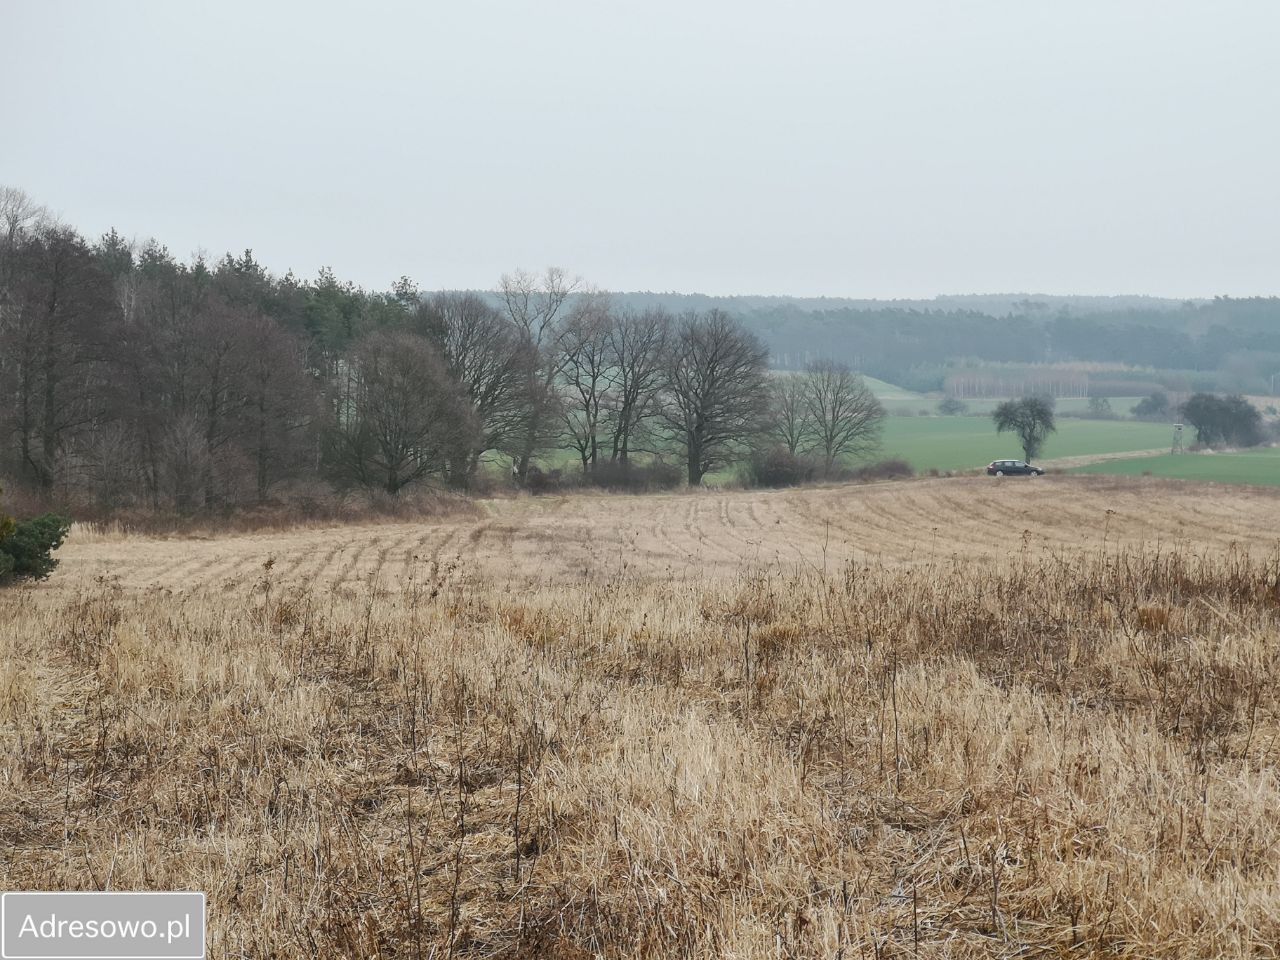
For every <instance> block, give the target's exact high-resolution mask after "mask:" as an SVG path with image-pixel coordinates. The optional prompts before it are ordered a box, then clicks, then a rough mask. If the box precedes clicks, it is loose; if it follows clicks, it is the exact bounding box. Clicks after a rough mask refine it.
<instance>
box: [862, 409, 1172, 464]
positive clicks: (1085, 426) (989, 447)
mask: <svg viewBox="0 0 1280 960" xmlns="http://www.w3.org/2000/svg"><path fill="white" fill-rule="evenodd" d="M1171 440H1172V432H1171V430H1170V428H1169V427H1168V425H1166V424H1162V423H1139V422H1137V421H1134V420H1059V421H1058V432H1057V433H1054V434H1051V435H1050V436H1049V439H1048V440H1047V441H1046V442H1045V445H1044V450H1043V451H1042V452H1041V454H1040V458H1039V459H1041V460H1050V459H1053V458H1055V457H1078V456H1085V455H1088V454H1096V453H1124V452H1125V451H1128V450H1153V449H1155V448H1157V447H1163V446H1167V445H1168V444H1169V443H1170V442H1171ZM880 456H881V457H885V458H888V457H901V458H902V459H903V460H906V461H907V462H908V463H910V464H911V465H912V466H913V467H914V468H915V469H916V470H917V471H922V470H930V469H935V470H968V469H974V468H977V467H985V466H986V465H987V464H988V463H990V462H991V461H992V460H1000V459H1006V458H1014V457H1018V458H1020V457H1021V456H1022V452H1021V450H1020V448H1019V447H1018V439H1017V437H1015V436H1013V435H1012V434H1008V433H1005V434H997V433H996V428H995V426H994V425H993V424H992V422H991V420H990V418H988V417H889V418H887V419H886V420H885V424H884V441H883V444H882V446H881V454H880Z"/></svg>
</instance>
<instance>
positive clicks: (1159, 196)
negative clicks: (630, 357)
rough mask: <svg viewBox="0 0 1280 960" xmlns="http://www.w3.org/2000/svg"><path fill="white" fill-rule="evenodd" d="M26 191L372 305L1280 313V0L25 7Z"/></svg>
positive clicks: (12, 95) (1, 163) (15, 122)
mask: <svg viewBox="0 0 1280 960" xmlns="http://www.w3.org/2000/svg"><path fill="white" fill-rule="evenodd" d="M0 36H3V38H4V40H3V43H2V44H0V48H2V49H0V184H8V185H13V186H18V187H21V188H23V189H25V190H26V191H27V192H28V193H30V194H32V195H33V196H34V197H35V198H37V199H39V200H41V201H43V202H45V203H47V204H48V205H49V206H51V207H52V208H53V209H54V210H55V211H57V212H58V213H60V214H61V215H62V216H63V217H64V218H65V219H66V220H67V221H68V222H70V223H72V224H74V225H76V226H79V227H80V228H81V229H82V230H84V231H85V232H86V233H89V234H91V235H96V234H98V233H99V232H101V231H103V230H105V229H106V228H107V227H109V226H112V225H114V226H115V227H117V228H118V229H119V230H121V231H122V232H123V233H125V234H127V235H136V236H138V237H146V236H151V235H154V236H155V237H157V238H158V239H160V240H161V241H162V242H164V243H166V244H168V245H169V247H170V249H172V250H173V251H174V252H175V253H176V254H179V255H183V256H185V255H187V254H190V253H192V252H193V251H195V250H197V249H202V250H204V251H207V252H208V253H209V254H211V255H215V256H216V255H220V254H221V253H222V252H224V251H226V250H228V249H232V250H240V249H243V248H244V247H247V246H249V247H252V248H253V250H254V252H255V254H256V255H257V256H258V258H259V259H260V260H261V261H262V262H264V263H265V264H267V265H268V266H269V267H270V268H272V269H273V270H277V271H283V270H285V269H288V268H290V267H291V268H293V269H294V270H295V271H296V272H298V273H300V274H303V275H306V276H312V275H314V273H315V271H316V270H317V269H318V268H319V267H320V266H322V265H331V266H332V267H333V268H334V269H335V270H336V271H337V272H338V274H339V275H340V276H342V277H344V278H349V279H352V280H355V281H356V282H357V283H359V284H361V285H364V286H366V287H373V288H386V287H388V286H390V284H391V282H392V281H393V280H394V279H395V278H396V277H398V276H400V275H401V274H408V275H410V276H411V277H413V278H414V279H415V280H416V281H417V282H418V283H419V285H420V286H422V287H424V288H441V287H450V288H453V287H488V286H492V285H493V284H494V282H495V281H496V279H497V277H498V276H499V274H501V273H502V272H503V271H505V270H510V269H512V268H514V267H517V266H524V267H529V268H537V267H542V266H546V265H548V264H557V265H560V266H563V267H566V268H568V269H570V270H571V271H573V272H575V273H579V274H581V275H582V276H584V277H585V278H586V279H587V280H589V281H591V282H593V283H595V284H597V285H598V286H601V287H604V288H610V289H619V290H622V289H626V290H637V289H638V290H643V289H648V290H678V291H685V292H693V291H701V292H708V293H719V294H724V293H787V294H799V295H816V294H827V295H836V296H855V297H927V296H932V295H934V294H938V293H967V292H1044V293H1151V294H1162V295H1169V296H1209V295H1214V294H1220V293H1229V294H1233V295H1250V294H1261V293H1269V294H1271V293H1280V56H1278V54H1277V50H1278V49H1280V3H1277V2H1276V0H1250V2H1244V0H1213V2H1208V0H1071V2H1065V0H935V2H927V0H874V2H870V0H858V2H829V3H804V2H786V3H783V2H775V3H751V2H744V0H716V2H699V0H677V2H664V0H643V2H634V3H633V2H615V0H610V2H603V0H591V2H576V0H575V2H564V0H541V2H486V0H465V2H464V0H451V2H421V3H405V4H379V3H350V2H348V3H343V4H329V3H319V2H314V0H308V2H294V3H285V2H261V0H260V2H251V3H237V2H227V0H219V2H217V3H205V4H195V3H185V2H152V3H143V2H127V3H126V2H115V3H101V2H94V3H89V2H84V3H68V2H53V0H27V2H18V0H0Z"/></svg>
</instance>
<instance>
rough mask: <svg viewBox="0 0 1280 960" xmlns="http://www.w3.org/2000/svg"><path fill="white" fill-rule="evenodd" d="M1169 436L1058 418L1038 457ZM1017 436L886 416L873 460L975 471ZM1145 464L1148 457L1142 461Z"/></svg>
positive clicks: (1017, 452) (1001, 455)
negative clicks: (890, 460)
mask: <svg viewBox="0 0 1280 960" xmlns="http://www.w3.org/2000/svg"><path fill="white" fill-rule="evenodd" d="M1171 440H1172V433H1171V430H1170V427H1169V426H1168V425H1167V424H1160V423H1139V422H1137V421H1134V420H1070V419H1067V420H1059V421H1058V432H1057V433H1055V434H1052V435H1051V436H1050V437H1049V439H1048V441H1047V442H1046V443H1045V447H1044V451H1043V452H1042V453H1041V454H1040V459H1041V460H1049V459H1052V458H1054V457H1076V456H1084V455H1089V454H1097V453H1124V452H1126V451H1129V450H1153V449H1156V448H1157V447H1165V446H1167V445H1168V444H1169V443H1170V442H1171ZM1021 456H1022V452H1021V449H1020V448H1019V446H1018V440H1017V437H1015V436H1013V435H1012V434H1008V433H1006V434H1000V435H998V434H997V433H996V428H995V426H994V425H993V424H992V422H991V418H990V417H893V416H891V417H886V418H885V421H884V434H883V442H882V443H881V447H880V450H879V452H878V453H876V454H874V455H873V457H872V458H873V459H876V460H881V459H888V458H890V457H900V458H901V459H903V460H906V461H907V462H908V463H910V464H911V466H912V467H913V468H914V469H915V470H916V471H917V472H923V471H926V470H974V469H978V468H979V467H985V466H986V465H987V464H988V463H990V462H991V461H992V460H999V459H1006V458H1014V457H1021ZM540 460H541V462H542V464H543V465H544V466H547V467H559V468H561V469H572V468H574V467H576V466H577V462H578V461H577V457H576V455H575V454H574V453H572V452H571V451H568V450H560V451H549V452H548V453H547V454H545V455H544V456H543V457H542V458H540ZM1142 462H1144V463H1149V462H1151V461H1150V460H1144V461H1142ZM734 473H735V471H734V470H733V469H730V470H723V471H718V472H717V473H716V474H715V475H714V476H713V477H711V478H709V479H710V482H712V483H723V482H726V481H727V480H729V479H731V478H732V477H733V475H734Z"/></svg>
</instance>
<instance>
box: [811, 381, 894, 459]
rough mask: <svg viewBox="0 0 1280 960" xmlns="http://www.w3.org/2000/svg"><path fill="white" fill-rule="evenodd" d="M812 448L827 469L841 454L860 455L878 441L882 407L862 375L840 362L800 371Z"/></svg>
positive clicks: (882, 416)
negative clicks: (802, 377)
mask: <svg viewBox="0 0 1280 960" xmlns="http://www.w3.org/2000/svg"><path fill="white" fill-rule="evenodd" d="M804 398H805V408H806V412H807V414H808V420H809V429H810V431H811V434H812V437H813V441H812V444H813V449H814V450H815V451H817V452H818V453H820V454H821V455H822V459H823V465H824V467H825V469H826V470H827V472H830V471H831V469H832V467H834V466H835V464H836V461H837V460H840V459H842V458H843V457H857V456H863V455H865V454H867V453H869V452H870V451H872V450H874V449H875V448H876V447H877V446H878V445H879V443H880V428H881V425H882V423H883V421H884V407H882V406H881V405H880V401H879V400H877V399H876V396H875V394H874V393H872V392H871V389H870V388H869V387H868V386H867V384H866V382H865V381H864V380H863V379H862V377H860V376H858V375H857V374H856V373H854V372H853V371H852V370H850V369H849V368H848V367H847V366H845V365H844V364H842V363H834V362H831V361H820V362H818V363H813V364H810V365H809V367H808V368H807V369H806V370H805V373H804Z"/></svg>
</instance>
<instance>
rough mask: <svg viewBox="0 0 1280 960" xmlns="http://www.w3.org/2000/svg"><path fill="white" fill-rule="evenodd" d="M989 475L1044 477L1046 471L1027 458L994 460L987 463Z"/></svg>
mask: <svg viewBox="0 0 1280 960" xmlns="http://www.w3.org/2000/svg"><path fill="white" fill-rule="evenodd" d="M987 476H988V477H1006V476H1007V477H1043V476H1044V471H1043V470H1041V469H1040V468H1039V467H1033V466H1032V465H1031V464H1029V463H1027V462H1026V461H1025V460H992V461H991V462H990V463H989V464H987Z"/></svg>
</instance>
